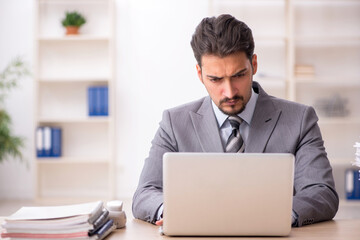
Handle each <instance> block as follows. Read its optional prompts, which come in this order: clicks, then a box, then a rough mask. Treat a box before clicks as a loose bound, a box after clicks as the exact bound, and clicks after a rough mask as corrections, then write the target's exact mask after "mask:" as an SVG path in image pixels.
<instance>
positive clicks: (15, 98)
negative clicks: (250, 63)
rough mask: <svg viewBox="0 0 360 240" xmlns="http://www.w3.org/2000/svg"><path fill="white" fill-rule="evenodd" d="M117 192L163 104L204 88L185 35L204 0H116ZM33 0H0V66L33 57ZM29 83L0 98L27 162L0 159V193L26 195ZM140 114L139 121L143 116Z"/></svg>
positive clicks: (133, 171)
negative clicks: (19, 57) (3, 99)
mask: <svg viewBox="0 0 360 240" xmlns="http://www.w3.org/2000/svg"><path fill="white" fill-rule="evenodd" d="M116 13H117V15H116V18H117V20H116V23H117V26H116V32H117V36H116V41H117V42H116V59H117V63H116V75H117V81H116V102H117V105H116V111H117V124H116V125H117V130H116V131H117V142H116V146H117V169H116V171H117V173H118V174H117V176H118V177H117V186H116V187H117V196H118V197H119V198H123V197H130V196H131V195H132V194H133V191H134V190H135V187H136V185H137V181H138V177H139V174H140V171H141V168H142V165H143V161H144V159H145V158H146V156H147V154H148V151H149V148H150V142H151V140H152V138H153V136H154V134H155V131H156V129H157V126H158V122H159V121H160V120H161V115H162V111H163V110H164V109H166V108H170V107H173V106H176V105H179V104H181V103H185V102H188V101H191V100H195V99H198V98H200V97H202V96H204V95H205V94H206V92H205V90H204V89H203V87H202V85H201V83H200V81H198V79H197V75H196V71H195V60H194V57H193V54H192V51H191V47H190V43H189V42H190V39H191V35H192V33H193V31H194V29H195V26H196V25H197V24H198V23H199V21H200V20H201V19H202V18H203V17H204V16H206V15H207V14H208V1H207V0H198V1H192V0H183V1H177V0H153V1H147V0H116ZM33 14H34V13H33V1H29V0H14V1H0V31H1V34H0V53H1V54H0V69H1V70H2V69H3V68H4V67H5V66H6V64H7V63H8V62H9V61H10V60H11V59H12V58H13V57H15V56H17V55H22V56H24V58H25V60H27V61H28V62H29V64H30V66H31V64H32V63H33V61H32V56H33V31H34V30H33ZM33 97H34V96H33V83H32V79H31V78H30V77H29V78H26V79H24V80H22V82H21V84H20V87H19V88H18V89H16V90H14V91H13V92H12V93H11V95H10V96H9V98H8V99H7V101H6V108H7V109H8V111H9V113H10V114H11V116H12V118H13V130H14V133H15V134H17V135H21V136H23V137H25V138H26V146H25V149H24V151H23V154H24V156H25V157H24V159H25V161H27V163H28V164H23V163H20V162H19V161H7V162H4V163H2V164H0V198H8V199H10V198H32V197H33V196H34V195H33V190H34V177H33V173H34V171H35V170H34V169H33V167H32V164H31V161H32V159H31V157H32V155H33V154H34V153H33V151H34V150H33V147H32V146H33ZM144 119H145V121H144Z"/></svg>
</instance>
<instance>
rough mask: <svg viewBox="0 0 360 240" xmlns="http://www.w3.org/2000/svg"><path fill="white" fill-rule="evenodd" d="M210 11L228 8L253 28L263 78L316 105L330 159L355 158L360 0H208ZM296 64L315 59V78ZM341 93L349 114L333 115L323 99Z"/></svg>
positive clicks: (274, 90)
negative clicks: (323, 107)
mask: <svg viewBox="0 0 360 240" xmlns="http://www.w3.org/2000/svg"><path fill="white" fill-rule="evenodd" d="M209 3H210V7H209V9H210V15H219V14H222V13H229V14H232V15H234V16H235V17H237V18H238V19H240V20H242V21H244V22H245V23H247V24H248V25H249V26H250V28H251V29H252V30H253V34H254V40H255V53H256V54H257V55H258V62H259V63H258V64H259V68H258V73H257V74H256V75H255V76H254V80H256V81H259V82H260V83H261V84H262V86H263V87H264V88H265V90H266V91H267V92H268V93H269V94H271V95H275V96H277V97H281V98H286V99H289V100H292V101H296V102H300V103H304V104H307V105H311V106H314V107H315V109H316V111H317V114H318V116H319V119H320V120H319V125H320V128H321V131H322V135H323V138H324V141H325V147H326V150H327V152H328V157H329V160H330V161H331V163H332V165H342V166H344V165H348V166H349V167H350V162H352V161H353V160H354V153H355V150H354V148H353V145H354V143H355V141H358V140H359V136H360V68H359V66H360V25H359V24H358V23H360V1H359V0H210V1H209ZM296 65H311V66H313V68H314V75H313V77H311V79H304V78H299V77H297V76H296V74H295V66H296ZM334 96H340V98H341V99H344V100H345V101H346V104H345V106H346V109H347V110H348V112H349V113H348V114H347V115H344V116H332V117H329V116H327V115H326V114H324V112H323V111H321V109H319V107H318V106H317V104H316V103H317V102H318V101H319V100H320V99H329V101H331V100H332V99H334V98H335V97H334Z"/></svg>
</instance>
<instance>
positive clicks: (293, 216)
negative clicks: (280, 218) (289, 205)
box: [291, 210, 299, 227]
mask: <svg viewBox="0 0 360 240" xmlns="http://www.w3.org/2000/svg"><path fill="white" fill-rule="evenodd" d="M298 217H299V216H298V215H297V213H296V212H295V211H294V210H292V213H291V226H292V227H296V226H297V225H298Z"/></svg>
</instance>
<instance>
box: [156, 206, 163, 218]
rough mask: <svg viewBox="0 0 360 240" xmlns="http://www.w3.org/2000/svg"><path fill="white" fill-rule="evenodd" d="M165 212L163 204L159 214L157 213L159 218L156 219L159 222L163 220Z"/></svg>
mask: <svg viewBox="0 0 360 240" xmlns="http://www.w3.org/2000/svg"><path fill="white" fill-rule="evenodd" d="M163 211H164V206H163V204H161V206H160V207H159V209H158V212H157V217H156V220H157V221H159V220H160V219H162V215H163Z"/></svg>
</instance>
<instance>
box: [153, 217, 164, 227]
mask: <svg viewBox="0 0 360 240" xmlns="http://www.w3.org/2000/svg"><path fill="white" fill-rule="evenodd" d="M163 223H164V220H163V219H162V218H161V219H160V220H159V221H156V222H155V224H156V225H158V226H162V225H163Z"/></svg>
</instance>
